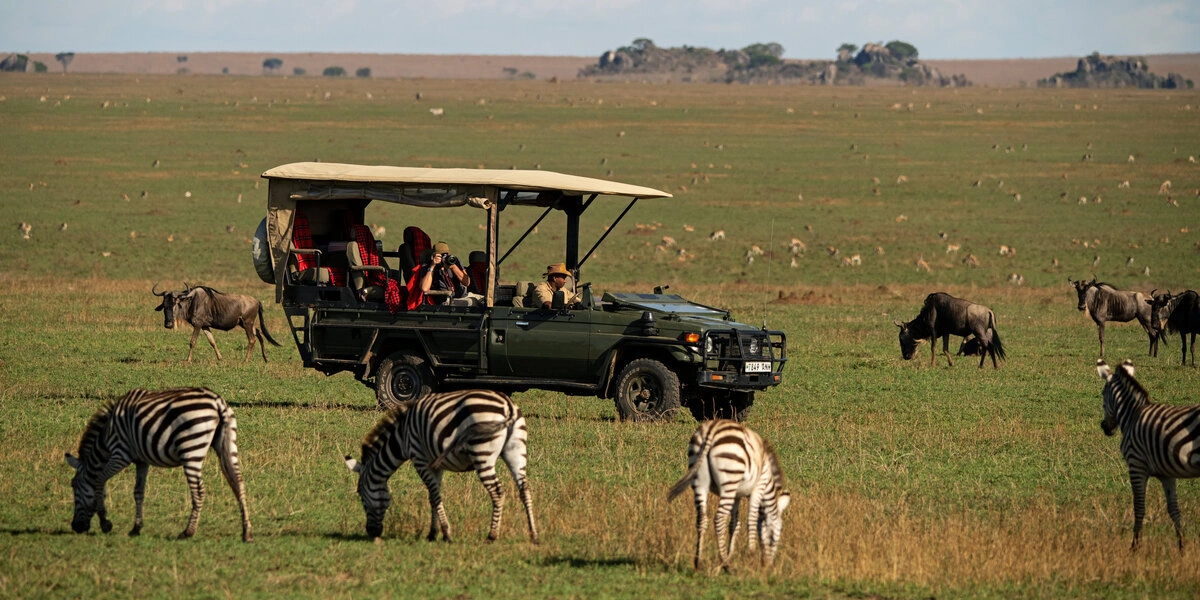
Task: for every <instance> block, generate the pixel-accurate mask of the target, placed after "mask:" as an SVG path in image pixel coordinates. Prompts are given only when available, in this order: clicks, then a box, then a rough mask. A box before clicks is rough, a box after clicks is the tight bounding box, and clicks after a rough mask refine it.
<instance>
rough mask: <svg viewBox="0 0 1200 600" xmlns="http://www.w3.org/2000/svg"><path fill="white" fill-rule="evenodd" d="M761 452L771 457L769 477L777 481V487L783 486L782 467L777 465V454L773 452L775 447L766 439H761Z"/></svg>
mask: <svg viewBox="0 0 1200 600" xmlns="http://www.w3.org/2000/svg"><path fill="white" fill-rule="evenodd" d="M762 449H763V454H764V455H766V456H768V457H770V459H771V477H772V478H773V479H774V480H775V481H777V482H778V483H779V488H780V489H782V488H783V467H781V466H779V455H778V454H776V453H775V447H774V446H772V445H771V442H768V441H767V440H765V439H764V440H763V441H762Z"/></svg>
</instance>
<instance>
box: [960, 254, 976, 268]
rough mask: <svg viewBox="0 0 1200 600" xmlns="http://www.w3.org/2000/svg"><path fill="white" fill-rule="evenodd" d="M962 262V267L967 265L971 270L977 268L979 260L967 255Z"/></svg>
mask: <svg viewBox="0 0 1200 600" xmlns="http://www.w3.org/2000/svg"><path fill="white" fill-rule="evenodd" d="M962 262H963V264H964V265H967V266H968V267H970V268H972V269H974V268H977V267H979V259H978V258H975V255H974V254H967V256H966V258H964V259H963V260H962Z"/></svg>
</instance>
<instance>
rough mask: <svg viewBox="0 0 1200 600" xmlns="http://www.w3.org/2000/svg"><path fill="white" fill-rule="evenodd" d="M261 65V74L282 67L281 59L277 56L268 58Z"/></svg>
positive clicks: (276, 70)
mask: <svg viewBox="0 0 1200 600" xmlns="http://www.w3.org/2000/svg"><path fill="white" fill-rule="evenodd" d="M262 66H263V74H264V75H267V74H270V73H278V72H279V69H280V68H281V67H283V60H282V59H279V58H274V57H272V58H268V59H266V60H264V61H263V65H262Z"/></svg>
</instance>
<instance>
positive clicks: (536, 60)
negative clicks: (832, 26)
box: [0, 51, 1200, 87]
mask: <svg viewBox="0 0 1200 600" xmlns="http://www.w3.org/2000/svg"><path fill="white" fill-rule="evenodd" d="M8 54H9V51H0V59H2V58H4V57H6V56H7V55H8ZM22 54H26V55H27V56H28V58H29V64H30V65H33V64H34V63H35V62H41V63H42V64H45V65H46V66H47V67H49V72H48V73H47V74H46V75H47V76H54V75H55V74H59V75H61V74H62V65H61V63H59V61H57V60H56V59H55V56H56V55H55V54H54V53H44V52H43V53H39V52H31V53H22ZM179 56H182V55H181V54H178V53H175V52H97V53H91V52H76V53H75V55H74V58H73V60H72V61H71V63H70V64H69V65H68V66H67V72H68V73H125V74H135V75H136V74H147V75H171V74H176V73H179V72H180V71H181V70H182V69H186V72H187V73H190V74H194V75H221V74H227V75H231V76H262V75H264V74H271V75H272V76H287V77H296V76H297V75H296V74H295V70H296V69H303V70H304V71H305V72H306V73H307V74H306V75H304V76H305V77H321V72H322V71H323V70H324V69H325V68H326V67H329V66H335V65H336V66H342V67H344V68H345V69H346V70H347V71H348V72H349V73H354V72H355V71H356V70H357V69H360V68H363V67H367V68H370V69H371V77H372V78H377V79H379V78H403V79H523V78H524V79H530V77H529V76H528V75H526V74H529V75H532V76H533V77H532V79H536V80H542V81H545V80H550V79H557V80H560V81H569V80H573V79H575V78H576V77H577V75H578V74H579V71H580V69H585V68H587V67H589V66H591V65H595V64H596V63H597V59H596V57H587V56H520V55H473V54H366V53H342V54H337V53H324V52H291V53H288V52H282V53H281V52H191V53H188V54H187V55H186V56H187V59H188V60H187V61H186V62H183V63H181V62H180V61H179ZM270 58H279V59H280V60H281V61H282V63H283V64H282V65H281V66H280V68H278V69H276V70H275V71H274V73H268V72H267V70H266V69H264V67H263V63H264V62H265V61H266V60H268V59H270ZM1144 58H1145V60H1146V61H1147V62H1148V63H1149V64H1150V65H1152V66H1153V68H1155V69H1158V70H1161V71H1167V72H1171V73H1179V74H1180V75H1182V76H1183V77H1184V78H1186V79H1192V80H1196V81H1200V54H1196V53H1194V54H1148V55H1145V57H1144ZM1078 60H1079V58H1078V57H1054V58H1009V59H973V60H967V59H957V60H955V59H922V60H921V62H922V63H923V64H925V65H928V66H930V67H932V68H936V69H938V70H939V71H940V72H942V73H961V74H963V75H965V76H966V77H967V79H969V80H970V81H971V83H972V84H974V85H975V86H986V87H1018V86H1034V85H1036V84H1037V82H1038V80H1039V79H1045V78H1047V77H1051V76H1053V75H1054V74H1055V73H1059V72H1063V71H1070V70H1071V69H1072V68H1074V67H1075V66H1076V63H1077V62H1078ZM784 62H786V63H793V62H794V63H799V64H802V65H803V64H807V63H809V62H827V61H808V60H796V59H784ZM28 70H29V71H33V67H32V66H29V67H28ZM514 73H515V74H514ZM638 79H639V80H641V79H643V78H642V77H638ZM644 79H646V80H651V79H652V78H649V77H645V78H644ZM663 79H664V80H672V78H670V77H667V78H663ZM673 80H674V81H680V78H679V77H678V76H676V77H674V78H673Z"/></svg>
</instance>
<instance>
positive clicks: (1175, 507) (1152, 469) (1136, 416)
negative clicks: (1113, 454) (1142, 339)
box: [1096, 359, 1200, 550]
mask: <svg viewBox="0 0 1200 600" xmlns="http://www.w3.org/2000/svg"><path fill="white" fill-rule="evenodd" d="M1096 372H1097V373H1099V374H1100V377H1101V378H1102V379H1104V380H1105V384H1104V392H1103V398H1104V420H1103V421H1101V423H1100V427H1101V428H1102V429H1103V430H1104V435H1113V434H1114V433H1115V432H1116V430H1117V428H1118V427H1120V429H1121V454H1122V456H1124V457H1125V462H1126V463H1128V465H1129V484H1130V486H1131V487H1132V488H1133V545H1132V546H1130V549H1131V550H1136V549H1137V547H1138V538H1139V537H1140V536H1141V533H1142V520H1143V518H1144V517H1145V516H1146V478H1147V477H1157V478H1158V480H1159V481H1160V482H1161V483H1162V487H1163V495H1164V496H1166V499H1167V513H1168V514H1170V515H1171V520H1172V521H1174V523H1175V536H1176V538H1178V540H1179V549H1180V550H1183V525H1182V523H1181V522H1180V513H1179V501H1178V499H1177V498H1176V496H1175V480H1176V479H1180V478H1184V479H1186V478H1193V477H1200V405H1196V406H1169V405H1166V404H1156V403H1154V402H1151V401H1150V396H1149V394H1147V393H1146V389H1145V388H1143V387H1142V385H1141V384H1140V383H1138V381H1137V379H1134V377H1133V362H1132V361H1129V360H1126V361H1125V362H1123V363H1121V364H1120V365H1118V366H1117V368H1116V370H1115V371H1113V370H1111V369H1109V367H1108V365H1107V364H1105V362H1104V359H1100V360H1097V361H1096Z"/></svg>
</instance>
